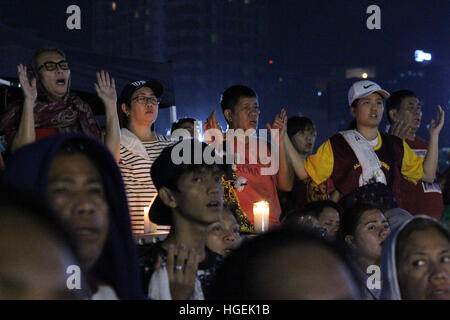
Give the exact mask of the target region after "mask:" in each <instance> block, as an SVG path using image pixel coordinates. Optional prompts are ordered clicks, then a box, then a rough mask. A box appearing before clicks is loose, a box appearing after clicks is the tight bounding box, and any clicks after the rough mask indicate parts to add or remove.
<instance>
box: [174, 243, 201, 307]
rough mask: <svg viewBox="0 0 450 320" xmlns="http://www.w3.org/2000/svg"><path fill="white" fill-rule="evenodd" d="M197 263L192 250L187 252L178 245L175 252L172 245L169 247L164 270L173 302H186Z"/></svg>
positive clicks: (191, 287) (197, 260) (193, 282)
mask: <svg viewBox="0 0 450 320" xmlns="http://www.w3.org/2000/svg"><path fill="white" fill-rule="evenodd" d="M199 262H200V257H199V256H198V255H197V254H196V253H195V249H194V248H191V249H189V250H188V249H187V248H186V247H185V246H184V245H183V244H180V245H179V246H178V247H177V248H176V250H175V246H174V245H170V246H169V250H168V253H167V265H166V268H167V273H168V276H169V284H170V294H171V296H172V299H173V300H187V299H189V297H190V296H191V295H192V293H193V291H194V287H195V279H196V277H197V269H198V264H199Z"/></svg>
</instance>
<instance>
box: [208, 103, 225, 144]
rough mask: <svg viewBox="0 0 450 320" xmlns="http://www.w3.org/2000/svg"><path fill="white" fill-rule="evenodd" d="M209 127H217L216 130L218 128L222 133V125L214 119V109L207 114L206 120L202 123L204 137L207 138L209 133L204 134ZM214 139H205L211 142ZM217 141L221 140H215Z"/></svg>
mask: <svg viewBox="0 0 450 320" xmlns="http://www.w3.org/2000/svg"><path fill="white" fill-rule="evenodd" d="M209 129H217V130H220V132H222V133H223V131H222V127H221V126H220V124H219V122H218V121H217V119H216V111H215V110H214V111H213V112H212V113H211V114H210V115H209V117H208V118H206V121H205V123H204V124H203V133H204V136H205V139H207V138H208V137H209V135H208V134H206V132H207V131H208V130H209ZM214 141H215V140H214V139H212V140H211V141H208V140H207V142H208V143H211V142H214ZM217 143H218V144H220V143H222V141H217Z"/></svg>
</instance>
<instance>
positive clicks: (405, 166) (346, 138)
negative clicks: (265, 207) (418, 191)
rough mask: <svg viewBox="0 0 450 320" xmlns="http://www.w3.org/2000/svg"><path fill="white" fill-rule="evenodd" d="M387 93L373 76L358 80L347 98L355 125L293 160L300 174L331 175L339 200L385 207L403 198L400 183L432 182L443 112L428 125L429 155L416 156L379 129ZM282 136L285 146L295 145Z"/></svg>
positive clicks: (318, 179) (322, 178)
mask: <svg viewBox="0 0 450 320" xmlns="http://www.w3.org/2000/svg"><path fill="white" fill-rule="evenodd" d="M388 97H389V93H388V92H387V91H386V90H384V89H382V88H381V87H380V86H379V85H378V84H377V83H375V82H373V81H368V80H364V81H358V82H355V83H354V84H353V85H352V86H351V88H350V90H349V91H348V103H349V105H350V111H351V114H352V116H353V117H354V118H355V120H356V128H355V129H354V130H347V131H342V132H339V133H338V134H335V135H334V136H332V137H331V138H330V139H328V140H327V141H326V142H325V143H323V144H322V145H321V146H320V147H319V149H318V150H317V152H316V153H315V154H313V155H311V156H310V157H309V158H308V159H306V160H303V159H301V158H299V159H293V165H294V168H295V171H296V173H297V175H298V176H299V177H302V178H303V179H306V178H308V177H311V179H312V180H313V181H314V182H315V183H317V184H320V183H322V182H324V181H326V180H327V179H328V178H331V179H332V180H333V183H334V186H335V187H336V189H337V190H338V191H339V192H340V193H341V194H342V195H343V198H342V199H341V205H342V206H343V207H344V208H349V207H351V206H353V205H354V204H355V203H360V202H369V203H374V204H378V205H380V206H382V207H383V208H385V209H388V208H394V207H397V206H398V205H397V202H400V199H399V196H400V193H399V183H400V179H402V178H404V179H407V180H409V181H412V182H414V183H417V182H418V181H419V180H423V181H430V182H431V181H433V180H434V177H435V172H436V167H437V152H438V137H439V132H440V131H441V129H442V127H443V125H444V112H443V111H442V109H440V110H439V112H438V119H437V121H434V120H433V121H432V123H431V125H430V147H429V150H428V153H427V156H426V157H425V158H420V157H418V156H417V155H416V154H415V153H414V152H413V151H412V150H411V148H410V147H409V146H408V145H407V144H406V143H405V141H403V140H401V139H400V138H398V137H396V136H393V135H390V134H386V133H380V132H379V131H378V125H379V124H380V122H381V119H382V117H383V110H384V100H385V99H386V98H388ZM288 140H289V139H284V143H285V145H286V148H288V149H289V148H293V146H292V144H291V143H289V141H288Z"/></svg>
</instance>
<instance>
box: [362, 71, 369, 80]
mask: <svg viewBox="0 0 450 320" xmlns="http://www.w3.org/2000/svg"><path fill="white" fill-rule="evenodd" d="M368 76H369V75H368V74H367V73H365V72H364V73H363V74H362V75H361V77H362V78H363V79H367V77H368Z"/></svg>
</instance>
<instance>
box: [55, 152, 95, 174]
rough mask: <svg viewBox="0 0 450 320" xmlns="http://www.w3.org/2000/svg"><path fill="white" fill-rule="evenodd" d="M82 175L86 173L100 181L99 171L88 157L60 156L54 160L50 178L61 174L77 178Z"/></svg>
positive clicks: (79, 155) (77, 154) (75, 155)
mask: <svg viewBox="0 0 450 320" xmlns="http://www.w3.org/2000/svg"><path fill="white" fill-rule="evenodd" d="M80 173H86V174H88V175H90V176H91V177H93V178H96V179H100V172H99V170H98V169H97V167H96V166H95V165H94V162H93V161H92V160H91V159H90V158H89V157H88V156H87V155H85V154H82V153H74V154H59V155H57V156H56V157H55V159H54V160H53V163H52V165H51V167H50V172H49V177H50V178H51V177H52V176H55V175H60V174H63V175H65V176H69V175H71V174H73V175H75V176H77V175H78V174H80Z"/></svg>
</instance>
